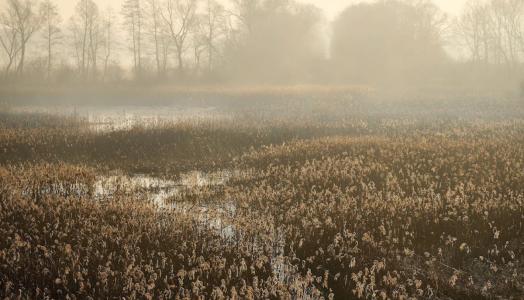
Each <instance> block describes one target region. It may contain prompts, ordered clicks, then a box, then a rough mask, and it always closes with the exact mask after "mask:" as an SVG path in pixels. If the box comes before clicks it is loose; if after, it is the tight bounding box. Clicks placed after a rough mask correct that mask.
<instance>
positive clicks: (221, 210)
mask: <svg viewBox="0 0 524 300" xmlns="http://www.w3.org/2000/svg"><path fill="white" fill-rule="evenodd" d="M232 175H233V172H231V171H220V172H211V173H204V172H199V171H193V172H189V173H185V174H182V175H181V176H180V179H178V180H176V181H175V180H169V179H161V178H157V177H152V176H148V175H144V174H137V175H134V176H127V175H121V174H120V175H111V176H100V177H99V178H98V179H97V181H96V182H95V184H94V195H95V198H97V199H104V198H110V197H112V196H113V195H114V194H116V193H135V194H138V195H143V196H144V197H145V198H146V199H147V200H150V201H152V202H153V203H154V204H155V206H156V207H157V208H158V209H159V210H173V211H175V212H177V213H191V214H193V216H196V218H197V220H198V221H199V222H200V223H201V224H202V226H203V227H205V228H210V229H213V230H216V231H217V233H219V234H221V235H222V236H223V237H225V238H228V237H232V236H234V234H235V231H236V230H235V226H234V225H233V224H231V222H228V221H227V219H228V218H231V217H232V216H233V215H234V213H235V211H236V206H235V205H234V203H225V204H220V205H218V204H208V203H206V204H195V203H187V202H184V201H168V200H173V198H174V197H176V196H179V195H181V194H182V193H183V192H185V191H191V190H192V189H197V188H201V187H219V186H223V185H225V184H227V182H228V181H229V179H230V178H231V176H232Z"/></svg>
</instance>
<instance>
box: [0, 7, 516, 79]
mask: <svg viewBox="0 0 524 300" xmlns="http://www.w3.org/2000/svg"><path fill="white" fill-rule="evenodd" d="M0 9H1V12H0V46H1V47H0V51H1V52H0V53H1V55H0V59H1V62H2V79H3V81H5V82H12V81H13V80H17V81H20V80H29V81H30V80H35V81H42V80H43V79H45V80H48V81H56V82H69V81H80V82H85V81H93V82H117V81H122V80H137V81H148V80H150V81H154V82H157V81H159V80H166V81H167V80H169V81H177V82H182V81H183V82H185V81H199V82H200V81H206V82H225V81H235V82H237V81H252V82H321V81H334V80H335V81H344V82H356V83H361V82H362V83H367V82H373V81H380V80H391V79H392V78H399V77H400V78H420V77H424V78H426V77H428V76H434V75H435V74H443V73H442V70H449V66H450V65H457V64H459V63H460V64H467V65H469V66H476V67H487V66H489V67H490V68H499V69H504V70H506V71H508V72H518V70H519V66H520V65H521V63H522V60H523V58H524V55H523V50H524V0H489V1H477V0H471V1H469V2H468V3H467V4H466V6H465V8H464V10H463V11H462V13H461V14H460V15H459V16H458V17H456V18H450V17H449V16H447V15H446V14H444V13H443V12H442V11H440V10H439V9H438V8H437V6H435V5H434V3H433V2H431V1H429V0H413V1H402V0H389V1H387V0H386V1H376V2H370V3H360V4H354V5H350V6H348V7H347V8H346V9H345V10H344V11H342V12H341V13H340V14H339V15H338V17H337V18H336V19H335V20H334V21H333V22H332V23H331V24H330V26H329V27H330V28H331V34H330V36H331V38H330V41H329V43H327V47H326V41H325V40H326V36H327V35H328V34H327V33H326V30H325V29H323V27H324V26H325V25H326V23H327V21H326V18H325V16H324V15H323V12H322V11H321V10H320V9H319V8H317V7H315V6H312V5H306V4H300V3H298V2H295V1H294V0H234V1H232V3H230V4H225V3H222V2H220V1H218V0H125V1H124V3H123V5H122V6H121V7H120V8H119V9H118V10H114V9H112V8H104V9H101V8H100V7H99V6H98V5H97V4H96V3H95V2H94V1H93V0H78V2H77V3H76V7H75V10H74V14H73V15H72V16H71V17H70V18H69V19H66V20H64V19H63V17H62V16H61V15H60V12H59V8H58V6H57V5H56V4H55V3H54V2H53V0H6V3H5V4H4V5H3V6H2V7H0ZM450 45H451V46H453V47H450ZM450 48H453V49H460V50H459V51H458V52H460V53H462V54H463V55H462V60H460V61H459V60H457V59H456V56H458V55H457V53H454V52H453V51H455V52H457V50H449V49H450ZM454 57H455V58H454Z"/></svg>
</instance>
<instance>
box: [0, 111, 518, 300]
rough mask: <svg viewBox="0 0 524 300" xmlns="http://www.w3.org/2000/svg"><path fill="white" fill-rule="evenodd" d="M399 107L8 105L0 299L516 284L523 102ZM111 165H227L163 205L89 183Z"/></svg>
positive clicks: (494, 291)
mask: <svg viewBox="0 0 524 300" xmlns="http://www.w3.org/2000/svg"><path fill="white" fill-rule="evenodd" d="M333 103H335V102H333ZM346 104H349V103H346ZM398 105H399V106H395V107H396V110H395V111H394V112H392V111H388V112H384V111H373V110H371V109H368V108H365V107H364V108H363V107H362V106H359V105H356V104H354V103H353V105H350V106H348V105H340V102H336V104H333V106H332V107H325V106H323V107H314V106H313V108H315V109H314V111H315V112H321V113H317V114H311V113H310V114H309V115H308V114H307V113H305V112H304V110H308V109H311V108H312V107H311V106H309V107H308V108H305V109H304V108H302V111H300V110H299V111H293V112H292V113H293V114H294V115H295V116H299V117H298V118H295V119H293V121H290V118H289V117H288V118H285V116H284V114H283V113H282V108H281V107H280V108H275V107H270V108H268V109H267V111H268V112H270V111H273V110H274V113H273V114H271V116H268V115H265V114H264V111H263V110H260V109H259V107H257V108H256V109H254V110H255V111H257V113H256V114H255V113H253V114H252V115H250V117H249V118H245V119H242V118H240V117H238V116H237V117H235V118H234V120H236V122H229V121H210V122H204V123H202V122H194V123H187V122H184V123H176V124H164V125H161V126H157V127H154V128H150V127H147V126H143V127H136V128H133V129H130V130H124V131H110V132H103V133H95V132H92V131H90V130H89V129H88V128H86V126H85V124H84V123H83V121H82V120H79V119H64V118H55V117H52V116H43V115H29V116H28V115H25V114H12V113H6V114H4V115H2V120H3V121H2V125H1V128H2V131H1V136H0V149H2V151H3V154H2V156H1V161H0V162H1V167H0V175H1V176H0V236H2V237H3V238H2V239H0V286H1V287H2V288H0V297H2V298H5V297H7V298H26V299H34V298H39V299H40V298H46V297H48V298H54V299H60V298H64V297H69V298H87V297H92V298H95V299H107V298H119V297H125V298H130V299H138V298H140V299H143V298H146V299H147V298H148V299H161V298H163V299H204V298H206V299H209V298H211V299H408V298H419V299H428V298H429V299H449V298H453V299H482V298H484V299H491V298H504V299H520V298H522V297H524V266H523V259H524V238H523V236H524V228H523V223H524V172H523V171H522V170H523V167H524V122H523V121H522V119H521V118H519V117H515V116H518V114H519V113H520V112H521V111H522V110H521V109H522V108H521V107H520V106H518V105H514V106H507V107H510V108H511V109H507V107H506V108H505V107H504V106H500V109H499V110H498V112H497V113H493V112H492V111H491V110H488V109H484V108H485V107H486V106H484V104H483V105H476V106H472V107H471V111H470V114H462V116H467V117H455V116H453V115H452V114H450V113H448V112H449V111H455V112H457V113H459V112H460V107H461V106H460V105H459V104H457V105H456V106H455V107H454V108H449V107H450V106H449V104H447V103H446V104H444V105H443V104H435V103H433V102H428V103H426V104H424V105H423V106H429V107H432V108H433V110H430V111H428V110H424V109H420V110H419V111H418V110H417V109H414V106H411V105H406V104H398ZM402 105H404V106H402ZM439 106H442V107H444V108H446V109H447V110H445V111H444V112H443V111H442V110H439V109H434V108H435V107H439ZM337 107H338V108H339V109H338V110H337ZM344 107H346V108H347V107H351V111H352V112H353V113H349V112H348V111H347V110H346V109H345V108H344ZM392 107H393V106H392ZM407 107H409V109H408V108H407ZM359 109H360V110H359ZM385 110H387V109H385ZM337 111H338V114H337ZM364 111H365V113H364ZM322 112H325V113H326V114H323V113H322ZM280 114H281V115H280ZM326 116H329V118H326ZM262 120H265V121H262ZM117 168H118V169H121V170H124V171H127V172H128V173H135V172H142V173H143V172H147V173H155V174H158V175H162V176H174V175H173V174H177V173H180V172H183V171H187V170H192V169H195V168H196V169H203V170H209V171H211V170H216V169H224V168H227V169H229V170H235V171H236V172H233V173H232V176H231V178H230V179H229V180H228V181H227V182H225V183H224V184H223V185H221V186H206V185H199V186H195V187H193V188H192V189H190V190H188V191H185V192H184V193H181V194H177V195H175V196H172V197H170V198H168V199H167V200H166V203H165V204H166V205H162V206H159V204H158V203H155V202H153V201H150V199H149V198H148V197H147V193H148V192H151V191H145V193H144V191H138V190H137V191H133V190H131V191H129V190H125V189H123V188H122V189H120V188H118V187H117V188H116V191H115V192H114V193H111V194H100V193H98V192H97V191H96V190H95V188H94V186H95V182H96V181H97V178H99V177H100V176H102V175H103V174H104V173H107V172H108V171H110V170H112V169H117ZM182 207H189V209H182ZM197 208H202V209H197ZM203 211H205V213H203Z"/></svg>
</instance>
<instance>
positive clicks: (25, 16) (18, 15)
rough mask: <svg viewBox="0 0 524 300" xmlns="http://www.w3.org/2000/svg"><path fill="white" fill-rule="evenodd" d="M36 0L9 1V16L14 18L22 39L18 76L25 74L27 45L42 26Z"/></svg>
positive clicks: (19, 36)
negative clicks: (36, 8)
mask: <svg viewBox="0 0 524 300" xmlns="http://www.w3.org/2000/svg"><path fill="white" fill-rule="evenodd" d="M36 4H37V2H36V1H34V0H25V1H24V0H7V10H8V13H7V14H8V15H9V16H12V17H14V19H13V24H14V26H15V28H16V31H17V32H18V38H19V39H20V42H19V44H20V55H19V56H20V57H19V61H18V66H17V70H16V71H17V73H18V75H22V74H23V72H24V64H25V58H26V51H27V44H28V42H29V40H30V39H31V38H32V37H33V35H34V34H35V32H37V31H38V30H39V29H40V26H41V24H42V22H41V17H40V16H39V14H38V12H36V11H35V6H36Z"/></svg>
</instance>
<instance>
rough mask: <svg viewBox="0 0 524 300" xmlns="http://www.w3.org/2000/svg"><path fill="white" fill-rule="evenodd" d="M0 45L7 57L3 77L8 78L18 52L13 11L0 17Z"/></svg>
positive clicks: (17, 35)
mask: <svg viewBox="0 0 524 300" xmlns="http://www.w3.org/2000/svg"><path fill="white" fill-rule="evenodd" d="M0 44H1V45H2V49H3V50H4V52H5V54H6V55H7V64H6V66H5V69H4V76H5V77H8V76H9V73H10V71H11V68H12V67H13V65H15V64H16V58H17V55H18V53H19V52H20V50H21V49H22V48H21V46H20V39H19V33H18V30H17V26H16V16H15V15H14V11H13V10H7V11H5V12H3V13H2V14H1V15H0Z"/></svg>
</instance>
